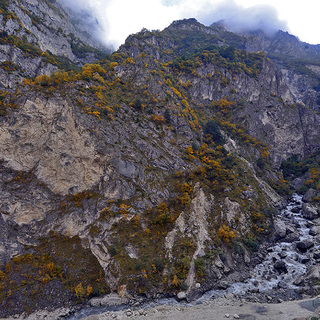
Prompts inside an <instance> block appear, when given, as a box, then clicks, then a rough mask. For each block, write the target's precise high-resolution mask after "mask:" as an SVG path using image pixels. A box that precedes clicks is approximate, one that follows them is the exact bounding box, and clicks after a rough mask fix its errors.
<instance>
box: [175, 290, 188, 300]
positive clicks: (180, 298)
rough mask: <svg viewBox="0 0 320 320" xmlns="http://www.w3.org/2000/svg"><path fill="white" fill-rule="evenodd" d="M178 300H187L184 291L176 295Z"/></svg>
mask: <svg viewBox="0 0 320 320" xmlns="http://www.w3.org/2000/svg"><path fill="white" fill-rule="evenodd" d="M177 298H178V300H184V299H186V298H187V294H186V293H185V292H184V291H181V292H179V293H178V295H177Z"/></svg>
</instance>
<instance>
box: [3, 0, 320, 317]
mask: <svg viewBox="0 0 320 320" xmlns="http://www.w3.org/2000/svg"><path fill="white" fill-rule="evenodd" d="M21 3H22V1H21ZM27 3H28V6H29V5H30V6H31V5H35V6H36V7H37V6H38V4H39V3H38V2H37V3H36V4H35V3H34V2H32V3H31V2H30V3H29V2H27ZM45 5H48V6H49V4H45V3H42V2H41V6H45ZM41 6H40V7H39V6H38V7H37V8H41ZM28 8H29V9H28V10H31V7H28ZM51 9H52V8H51ZM52 10H53V9H52ZM60 18H61V19H62V17H60ZM222 35H227V38H226V39H229V38H228V37H230V36H231V34H230V33H228V32H227V31H226V30H223V29H221V28H220V29H219V28H207V27H204V26H202V25H201V24H199V23H198V22H196V21H195V20H193V19H191V20H185V21H178V22H175V23H173V24H172V25H171V26H170V27H169V28H167V29H165V30H164V31H162V32H159V31H156V32H149V31H147V30H143V31H142V32H140V33H138V34H137V35H132V36H130V37H129V38H128V39H127V41H126V43H125V44H124V45H123V46H122V47H121V48H120V49H119V50H118V51H117V52H115V53H114V54H113V55H112V56H110V57H109V58H108V59H105V60H103V61H101V62H100V63H95V64H87V65H85V66H84V67H83V68H82V69H81V70H79V71H76V72H65V71H61V72H59V73H55V74H53V75H52V76H51V77H49V76H46V75H40V76H38V77H36V78H34V79H31V80H30V79H29V80H27V79H26V80H25V81H24V83H23V84H20V85H17V86H16V90H15V92H14V94H10V93H9V92H3V93H2V95H1V105H0V107H1V108H0V111H1V116H0V161H1V163H0V165H1V179H0V190H1V192H0V199H1V200H0V214H1V216H0V217H1V218H0V225H1V229H2V230H3V232H2V233H1V234H0V237H1V238H0V239H1V240H3V241H2V242H1V247H0V265H1V270H0V286H1V288H2V289H3V290H2V291H0V297H1V299H0V306H5V305H13V304H14V301H25V304H26V305H28V306H29V309H27V307H26V306H25V304H14V305H15V307H11V308H0V315H1V316H7V315H9V314H14V313H20V312H22V311H27V312H30V311H33V310H36V309H38V308H42V307H43V305H44V304H45V302H44V300H43V299H41V296H39V295H36V294H34V295H32V294H29V293H30V292H41V293H42V294H44V295H48V297H54V296H57V295H56V292H58V291H62V292H65V295H62V296H61V297H59V298H57V299H55V300H54V302H53V303H52V305H51V307H52V308H54V307H60V306H61V305H68V304H74V303H77V302H79V301H81V299H86V298H87V297H91V296H93V295H98V294H103V293H106V292H110V291H118V292H119V293H120V292H121V294H122V295H125V293H126V294H127V295H136V294H142V295H144V296H147V297H153V296H157V295H158V294H163V295H172V294H175V293H177V292H179V291H180V290H185V291H186V292H187V293H192V292H194V291H197V290H198V292H199V291H205V290H208V289H209V288H213V287H216V288H217V287H219V286H223V281H224V280H225V279H226V278H230V279H233V280H237V279H238V280H239V279H242V278H243V277H242V276H241V274H246V272H247V271H248V270H249V269H250V267H251V266H252V265H253V264H254V262H257V260H255V259H252V258H251V252H253V251H255V250H257V249H258V247H259V244H260V243H263V242H264V241H265V240H266V239H267V238H269V239H270V238H272V219H273V216H274V214H275V213H276V212H277V210H279V208H281V207H282V206H283V205H284V203H285V200H284V199H283V196H285V195H288V194H289V193H290V190H289V186H288V184H287V183H286V181H285V180H284V179H283V176H282V174H281V173H280V172H279V171H278V169H279V167H280V165H281V163H282V161H283V160H285V159H287V158H288V157H290V156H293V155H295V156H296V157H297V158H299V157H300V158H303V157H305V156H310V157H311V158H312V157H313V158H312V159H313V160H314V159H317V157H316V156H314V155H313V152H314V151H316V150H317V149H319V145H320V132H319V130H318V127H319V116H318V115H317V114H316V113H314V112H313V111H312V110H311V109H309V108H308V107H307V106H304V105H302V104H296V103H295V102H296V97H295V94H294V92H292V90H290V87H289V86H288V85H287V84H286V81H285V78H284V76H283V73H281V71H280V70H279V69H277V68H276V67H275V66H274V65H273V64H272V62H271V61H270V60H269V59H268V58H267V57H266V56H265V55H264V54H263V53H248V52H246V51H244V50H239V49H237V48H236V47H234V46H228V45H224V44H223V40H224V39H223V38H222ZM66 39H68V37H67V38H66ZM232 39H233V40H232V41H235V42H239V41H240V40H241V39H242V38H241V37H239V36H237V35H234V36H233V38H232ZM239 39H240V40H239ZM242 40H243V39H242ZM242 40H241V41H242ZM30 41H31V40H30ZM28 43H29V41H28ZM43 43H44V42H43ZM43 45H45V44H43ZM4 46H7V44H6V45H4ZM15 50H20V49H17V48H16V49H15ZM57 50H58V49H57ZM66 52H67V51H66ZM68 52H69V51H68ZM69 53H70V52H69ZM59 54H63V53H62V52H60V53H59ZM70 58H72V57H71V56H70ZM28 61H30V60H28ZM19 62H20V63H21V64H23V65H24V64H25V65H26V66H27V65H28V62H27V61H24V60H23V59H18V60H17V63H19ZM42 62H43V61H42ZM21 66H22V65H21ZM48 71H49V70H48ZM41 72H43V70H42V71H41ZM24 76H26V74H24ZM30 76H31V74H30ZM311 158H310V159H311ZM310 163H311V162H310V161H309V164H310ZM313 163H316V160H314V162H313ZM290 165H292V164H291V163H290ZM297 166H299V164H297ZM307 170H308V169H307ZM303 174H305V175H308V174H309V178H310V179H311V178H312V179H313V181H312V183H310V184H306V185H305V186H307V185H308V186H309V187H310V186H311V187H312V189H313V188H314V186H315V185H316V183H317V179H318V178H317V177H316V173H314V172H313V171H310V173H306V171H304V172H303ZM305 178H306V176H305ZM308 181H309V180H308ZM301 183H302V182H301ZM308 183H309V182H308ZM315 192H316V191H315ZM314 196H316V195H314ZM52 248H53V249H52ZM75 254H76V256H74V255H75ZM235 262H236V263H235ZM22 269H25V270H27V271H28V272H27V273H22V272H21V270H22ZM86 270H89V271H88V272H89V274H90V276H85V275H84V272H85V271H86ZM86 272H87V271H86ZM30 277H31V278H32V279H34V281H30ZM200 282H201V285H200V289H199V285H198V284H199V283H200ZM15 284H17V285H15ZM21 288H23V289H21ZM40 289H41V290H40ZM77 299H78V300H77ZM79 299H80V300H79ZM17 305H18V306H17ZM1 312H2V313H1Z"/></svg>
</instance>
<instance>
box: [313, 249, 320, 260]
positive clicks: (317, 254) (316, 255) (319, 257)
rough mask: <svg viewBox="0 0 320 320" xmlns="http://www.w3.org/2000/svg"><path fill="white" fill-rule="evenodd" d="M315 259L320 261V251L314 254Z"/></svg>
mask: <svg viewBox="0 0 320 320" xmlns="http://www.w3.org/2000/svg"><path fill="white" fill-rule="evenodd" d="M313 258H314V259H316V260H317V259H320V251H316V252H315V253H314V254H313Z"/></svg>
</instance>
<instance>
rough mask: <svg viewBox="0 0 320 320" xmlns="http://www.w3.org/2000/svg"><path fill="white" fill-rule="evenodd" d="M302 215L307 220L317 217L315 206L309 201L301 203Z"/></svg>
mask: <svg viewBox="0 0 320 320" xmlns="http://www.w3.org/2000/svg"><path fill="white" fill-rule="evenodd" d="M302 215H303V217H304V218H306V219H309V220H314V219H316V218H319V214H318V211H317V208H316V207H315V206H313V205H312V204H311V203H304V204H303V205H302Z"/></svg>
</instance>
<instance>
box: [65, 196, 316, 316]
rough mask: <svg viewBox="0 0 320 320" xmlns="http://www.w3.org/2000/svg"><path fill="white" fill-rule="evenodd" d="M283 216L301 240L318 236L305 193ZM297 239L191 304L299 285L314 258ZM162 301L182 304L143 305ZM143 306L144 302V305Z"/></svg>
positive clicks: (94, 311)
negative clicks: (307, 214)
mask: <svg viewBox="0 0 320 320" xmlns="http://www.w3.org/2000/svg"><path fill="white" fill-rule="evenodd" d="M280 215H281V216H283V217H284V218H286V219H288V220H289V221H290V222H291V223H292V224H294V225H295V230H294V233H295V235H296V236H297V239H299V241H302V240H312V241H314V240H315V239H314V237H313V236H311V235H309V231H310V225H309V222H308V220H306V219H305V218H304V217H303V216H302V197H301V196H299V195H296V194H295V195H293V196H292V197H291V199H290V201H289V203H288V205H287V206H286V208H285V209H283V210H282V211H281V213H280ZM296 242H297V241H293V242H285V241H284V242H279V243H276V244H275V245H274V246H272V247H271V248H269V250H268V254H267V255H266V257H265V259H264V261H263V262H262V263H260V264H258V265H257V266H256V267H255V268H254V269H253V271H252V274H251V277H250V278H249V279H247V280H246V281H244V282H236V283H231V284H230V285H229V287H228V288H227V289H225V290H212V291H208V292H207V293H205V294H204V295H203V296H202V297H201V298H200V299H198V300H196V301H194V302H193V303H191V304H198V303H201V302H202V301H204V300H208V299H212V298H214V297H217V296H222V295H225V294H229V293H233V294H235V295H239V296H242V295H246V294H247V293H250V292H259V293H263V292H269V291H271V290H275V289H277V288H284V289H289V290H290V289H292V290H294V289H298V288H299V287H298V286H297V284H299V278H301V277H302V276H303V275H304V274H305V273H306V271H307V266H306V262H308V261H311V260H312V256H311V255H310V253H309V252H308V251H306V252H305V253H303V252H301V251H299V250H297V246H296ZM277 261H278V262H279V261H281V263H282V266H283V268H282V269H280V270H276V268H275V263H276V262H277ZM160 304H171V305H178V304H180V303H179V302H177V301H176V300H175V299H161V300H159V301H157V302H153V303H149V304H146V305H144V306H142V308H147V307H153V306H155V305H160ZM127 307H128V306H105V307H94V308H93V307H92V308H85V309H82V310H80V311H79V312H78V313H76V314H75V315H73V316H72V317H70V318H68V319H70V320H71V319H72V320H78V319H82V318H84V317H86V316H89V315H92V314H99V313H103V312H106V311H116V310H123V309H125V308H127ZM140 307H141V306H140Z"/></svg>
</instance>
